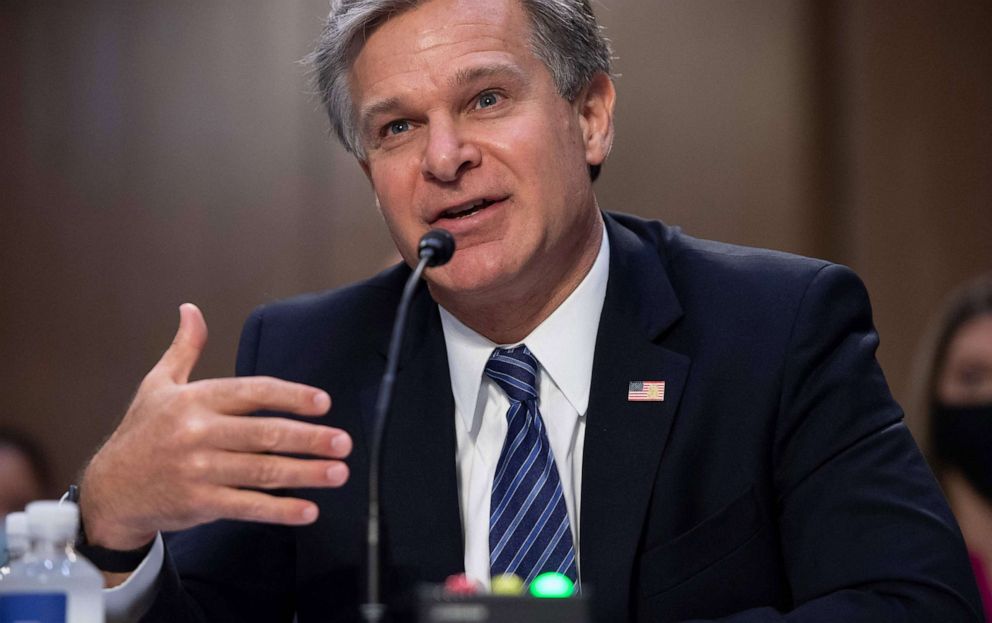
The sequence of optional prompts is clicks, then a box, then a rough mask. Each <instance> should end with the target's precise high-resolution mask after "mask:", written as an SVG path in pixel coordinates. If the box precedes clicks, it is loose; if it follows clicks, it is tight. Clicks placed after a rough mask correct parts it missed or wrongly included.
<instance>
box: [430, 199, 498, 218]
mask: <svg viewBox="0 0 992 623" xmlns="http://www.w3.org/2000/svg"><path fill="white" fill-rule="evenodd" d="M502 200H503V199H478V200H476V201H473V202H471V203H466V204H463V205H460V206H458V207H455V208H451V209H450V210H445V211H444V212H442V213H441V216H440V217H439V218H452V219H459V218H465V217H468V216H472V215H473V214H475V213H477V212H479V211H481V210H485V209H486V208H488V207H489V206H491V205H493V204H494V203H498V202H500V201H502Z"/></svg>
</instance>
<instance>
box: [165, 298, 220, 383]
mask: <svg viewBox="0 0 992 623" xmlns="http://www.w3.org/2000/svg"><path fill="white" fill-rule="evenodd" d="M206 343H207V323H206V321H205V320H204V319H203V314H202V313H201V312H200V310H199V308H198V307H197V306H196V305H193V304H192V303H184V304H183V305H180V306H179V330H178V331H176V337H175V338H173V340H172V345H171V346H169V349H168V350H166V351H165V354H164V355H162V358H161V359H160V360H159V362H158V364H156V366H155V368H154V369H153V370H152V372H153V373H156V372H157V373H162V374H165V375H166V376H167V377H168V378H169V379H171V380H172V381H173V382H174V383H179V384H182V383H186V382H187V381H188V380H189V375H190V373H191V372H192V371H193V367H194V366H196V362H197V361H198V360H199V359H200V353H202V352H203V347H204V346H205V345H206Z"/></svg>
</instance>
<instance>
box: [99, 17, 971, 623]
mask: <svg viewBox="0 0 992 623" xmlns="http://www.w3.org/2000/svg"><path fill="white" fill-rule="evenodd" d="M314 62H315V66H316V68H317V72H318V82H319V84H320V86H321V92H322V94H323V95H324V99H325V102H326V103H327V105H328V108H329V110H330V113H331V118H332V121H333V122H334V124H335V128H336V130H337V132H338V135H339V136H340V137H341V138H342V140H343V141H344V142H345V144H346V146H347V147H348V148H349V149H350V150H351V151H353V152H354V153H355V154H356V156H357V157H358V159H359V163H360V164H361V166H362V168H363V170H364V171H365V173H366V175H367V176H368V177H369V179H370V181H371V183H372V186H373V188H374V190H375V192H376V196H377V199H378V201H379V205H380V208H381V210H382V213H383V216H384V217H385V220H386V223H387V225H388V227H389V229H390V232H391V234H392V235H393V238H394V240H395V241H396V244H397V248H398V249H399V251H400V253H401V254H402V255H403V257H404V258H405V259H406V261H407V263H414V262H415V260H416V245H417V240H418V239H419V238H420V237H421V235H423V233H424V232H426V231H427V230H428V229H430V228H433V227H440V228H444V229H447V230H449V231H451V233H453V234H454V236H455V239H456V241H457V245H458V252H457V253H456V255H455V257H454V259H453V260H452V262H451V263H450V264H448V265H446V266H444V267H440V268H437V269H431V270H430V271H429V272H428V274H427V286H426V287H421V289H420V290H419V291H418V292H417V294H416V296H415V298H414V301H413V307H412V309H411V313H410V335H409V338H408V340H407V343H406V345H405V347H404V349H403V351H402V354H401V361H400V366H401V367H400V373H399V377H398V380H397V388H396V399H395V407H394V409H393V413H392V418H391V421H390V423H389V428H388V429H387V433H386V438H385V445H384V450H383V456H384V464H383V470H384V471H383V474H384V475H383V481H382V496H383V516H384V520H383V521H384V525H385V534H384V554H383V559H384V564H385V568H386V583H387V588H388V590H387V595H388V600H389V601H390V603H391V604H393V606H394V608H395V609H401V608H402V605H401V600H402V595H404V594H405V593H406V592H407V591H408V590H409V589H410V588H411V587H412V586H413V585H415V584H416V583H418V582H424V581H435V582H436V581H441V580H443V579H444V578H445V577H446V576H448V575H450V574H454V573H459V572H462V571H464V572H466V573H467V574H468V576H469V577H470V578H472V579H475V580H479V581H482V582H485V581H486V580H488V578H489V577H490V575H491V574H495V573H499V572H502V571H506V570H509V571H513V572H516V573H519V574H520V575H522V576H525V577H532V576H533V575H534V573H536V572H538V571H542V570H546V569H547V568H551V569H558V570H560V571H563V572H564V573H566V574H567V575H571V576H573V577H574V578H575V579H576V580H581V583H582V585H583V586H584V587H589V588H590V590H591V593H592V594H593V596H594V598H593V599H594V601H593V607H594V614H595V616H596V618H597V620H600V621H623V620H639V621H678V620H688V619H696V620H699V619H717V618H719V619H721V620H727V621H741V622H743V621H783V620H788V621H873V622H874V621H934V620H941V621H975V620H977V617H978V614H977V613H978V612H979V608H978V601H977V599H978V598H977V594H976V592H975V587H974V583H973V581H972V580H971V578H970V575H969V567H968V563H967V559H966V557H965V554H964V549H963V545H962V543H961V539H960V536H959V534H958V532H957V528H956V526H955V524H954V521H953V519H952V518H951V516H950V514H949V512H948V510H947V507H946V505H945V504H944V502H943V500H942V498H941V495H940V492H939V490H938V488H937V487H936V484H935V483H934V481H933V478H932V477H931V476H930V474H929V472H928V470H927V469H926V467H925V465H924V463H923V461H922V459H921V457H920V456H919V453H918V451H917V450H916V448H915V446H914V444H913V442H912V440H911V438H910V436H909V434H908V433H907V431H906V429H905V428H904V427H903V425H902V423H901V412H900V411H899V409H898V407H897V406H896V405H895V404H894V403H893V402H892V399H891V397H890V395H889V393H888V390H887V388H886V385H885V381H884V379H883V377H882V374H881V371H880V370H879V369H878V367H877V364H876V363H875V360H874V350H875V347H876V345H877V338H876V335H875V333H874V330H873V328H872V324H871V318H870V310H869V306H868V301H867V297H866V295H865V292H864V289H863V287H862V286H861V284H860V282H859V281H858V280H857V278H856V277H854V276H853V274H852V273H851V272H850V271H848V270H847V269H844V268H842V267H838V266H834V265H830V264H828V263H825V262H819V261H815V260H808V259H802V258H796V257H793V256H788V255H784V254H778V253H773V252H768V251H758V250H748V249H743V248H739V247H732V246H727V245H720V244H717V243H710V242H703V241H699V240H694V239H692V238H689V237H687V236H684V235H682V234H680V233H679V232H678V231H677V230H674V229H670V228H667V227H665V226H663V225H661V224H659V223H652V222H646V221H642V220H640V219H636V218H633V217H627V216H621V215H613V214H604V213H602V212H601V211H600V210H599V207H598V205H597V203H596V198H595V194H594V193H593V190H592V181H593V179H594V178H595V175H596V174H597V172H598V168H599V166H600V165H601V164H602V163H603V161H604V160H605V159H606V156H607V154H608V152H609V149H610V145H611V143H612V138H613V109H614V98H615V92H614V88H613V84H612V81H611V79H610V77H609V74H608V69H609V50H608V47H607V46H606V43H605V41H604V40H603V39H602V37H601V35H600V33H599V30H598V26H597V25H596V22H595V20H594V18H593V17H592V12H591V10H590V9H589V7H588V4H587V3H585V2H579V1H575V0H542V1H537V0H530V1H527V2H524V1H520V0H498V1H493V2H485V3H480V2H474V1H468V0H428V1H426V2H422V3H415V6H411V4H410V3H409V2H405V1H404V2H396V1H390V0H381V1H378V2H357V1H353V2H341V3H334V4H333V8H332V15H331V17H330V19H329V22H328V27H327V30H326V31H325V33H324V37H323V39H322V43H321V46H320V48H319V49H318V52H317V53H316V54H315V56H314ZM408 275H409V269H408V268H406V266H400V267H397V268H394V269H392V270H390V271H387V272H386V273H383V274H382V275H380V276H378V277H375V278H373V279H371V280H369V281H367V282H363V283H361V284H357V285H355V286H352V287H349V288H346V289H343V290H340V291H336V292H331V293H326V294H320V295H309V296H306V297H302V298H299V299H295V300H292V301H287V302H284V303H279V304H275V305H272V306H269V307H265V308H262V309H260V310H258V311H256V312H255V313H254V314H253V315H252V317H251V318H250V319H249V321H248V323H247V325H246V327H245V331H244V333H243V336H242V343H241V348H240V350H239V355H238V373H239V375H241V376H242V378H241V379H239V380H231V379H226V380H214V381H207V382H200V383H197V384H188V383H186V380H187V377H188V374H189V371H190V369H191V368H192V366H193V364H194V363H195V361H196V357H197V356H198V354H199V351H200V349H202V347H203V343H204V340H205V330H206V327H205V325H204V324H203V320H202V317H201V316H200V315H199V313H198V312H197V311H196V309H195V308H193V307H191V306H187V307H184V308H183V310H182V321H181V325H180V331H179V333H178V335H177V339H176V341H175V343H174V344H173V346H172V347H171V348H170V349H169V351H168V352H167V353H166V355H165V356H164V357H163V360H162V361H161V362H160V363H159V365H158V366H156V368H155V369H154V370H153V371H152V372H151V373H150V374H149V376H148V378H147V379H146V380H145V382H144V383H143V384H142V387H141V389H140V390H139V393H138V395H137V397H136V399H135V402H134V404H133V405H132V407H131V409H130V410H129V412H128V414H127V415H126V416H125V419H124V421H123V422H122V424H121V426H120V428H119V429H118V431H116V432H115V434H114V436H113V437H111V439H110V440H109V441H108V442H107V444H106V445H105V446H104V448H102V449H101V451H100V452H99V453H98V454H97V455H96V456H95V457H94V459H93V461H92V462H91V464H90V466H89V468H88V469H87V472H86V475H85V478H84V481H83V488H82V490H83V493H82V498H81V503H82V510H83V515H84V522H85V524H86V528H87V537H88V540H89V543H90V545H91V546H98V547H102V548H106V549H105V550H92V549H91V551H94V553H95V554H96V556H97V557H98V558H99V557H100V556H101V555H106V561H108V564H105V565H103V566H104V568H106V569H108V570H115V569H116V570H118V571H121V572H123V573H124V574H126V573H127V572H128V571H130V569H129V568H128V565H127V564H125V563H126V560H125V559H128V558H130V559H132V560H136V561H140V560H142V559H144V560H145V562H144V564H143V569H139V570H138V572H136V573H134V574H133V575H131V577H130V579H129V580H128V582H127V583H125V584H124V585H123V587H122V588H120V589H118V591H119V592H122V593H126V592H129V591H130V592H131V593H132V595H133V594H135V593H140V595H141V597H135V598H134V599H133V600H132V602H131V603H132V605H133V604H134V603H138V602H140V607H137V606H136V607H134V608H132V609H131V610H130V612H132V613H137V612H139V611H142V610H145V609H146V608H147V618H148V619H150V620H168V621H177V620H204V621H220V620H232V621H274V620H287V621H288V620H290V619H291V618H292V616H293V614H294V613H297V615H298V616H299V618H300V620H301V621H309V620H313V621H316V620H342V621H345V620H354V619H356V617H357V612H358V610H357V605H358V604H359V603H360V602H361V601H362V599H363V597H364V596H363V594H362V590H361V578H362V577H363V574H364V568H363V560H364V557H363V546H364V542H363V534H364V514H365V508H366V501H367V500H366V497H365V495H366V494H365V492H366V486H365V485H366V482H367V477H368V472H367V463H368V448H367V441H366V436H367V433H368V418H369V416H370V414H371V411H372V403H373V399H374V396H375V391H376V389H377V387H378V383H379V379H380V377H381V374H382V371H383V367H384V352H385V345H386V342H387V340H388V336H389V331H390V327H391V324H392V314H393V311H394V309H395V307H396V303H397V301H398V297H399V293H400V290H401V288H402V284H403V282H404V280H405V279H406V277H407V276H408ZM490 353H493V355H492V356H490ZM500 366H503V367H500ZM508 370H509V371H508ZM520 370H524V372H520ZM518 373H519V374H518ZM276 379H279V380H276ZM329 396H333V399H334V409H333V410H331V411H330V412H329V413H328V412H327V411H328V407H329V400H330V399H329ZM258 410H268V411H275V412H276V413H275V414H270V415H268V416H265V415H264V414H263V415H262V417H255V418H245V417H240V414H244V413H248V412H252V411H258ZM290 413H291V414H296V415H298V416H302V417H292V416H290V417H285V415H286V414H290ZM504 413H505V414H506V416H505V419H504V416H503V414H504ZM314 417H316V418H318V419H316V420H315V421H314V420H313V418H314ZM511 431H514V432H513V433H512V434H511ZM504 437H505V438H506V442H505V444H504V442H503V439H504ZM518 448H525V449H526V450H527V451H526V452H523V453H519V454H518V453H516V451H517V449H518ZM352 450H353V452H351V451H352ZM349 452H351V458H350V460H349V465H350V479H348V476H349V473H348V471H347V468H345V466H344V464H343V463H342V459H343V458H344V457H345V456H347V455H348V453H349ZM286 455H293V456H286ZM298 455H307V456H306V457H302V458H301V457H300V456H298ZM522 455H526V457H523V458H524V459H526V460H520V461H518V462H515V460H516V458H515V457H518V458H519V457H520V456H522ZM534 466H539V469H538V468H535V467H534ZM531 470H534V471H531ZM542 470H543V471H542ZM538 471H539V472H540V474H536V472H538ZM507 473H510V474H519V478H516V477H514V478H509V479H507V480H506V481H504V480H503V477H504V476H505V474H507ZM346 480H347V484H345V481H346ZM510 480H512V482H511V483H510V484H509V485H508V486H506V488H501V483H505V482H507V481H510ZM520 483H525V484H526V483H536V484H534V486H533V487H532V488H529V487H530V486H529V485H528V486H527V487H525V486H524V485H521V484H520ZM342 485H343V486H342ZM265 489H273V490H277V491H278V492H279V494H278V495H275V496H273V495H268V494H266V493H264V492H263V491H262V490H265ZM507 508H508V509H511V510H510V511H507V512H508V513H509V514H508V515H507V516H511V515H512V516H514V517H515V518H516V519H514V521H513V522H508V525H504V523H501V521H502V517H503V515H502V513H503V511H504V510H505V509H507ZM531 508H537V510H538V511H539V512H537V513H536V514H535V515H533V516H531V515H529V514H528V513H529V512H531V511H530V509H531ZM218 519H220V520H221V521H213V520H218ZM194 526H197V527H194ZM547 527H550V528H555V527H557V531H555V530H551V531H549V532H545V528H547ZM186 528H192V529H187V530H182V531H180V532H178V533H176V534H174V535H170V536H169V537H168V538H167V540H166V541H167V545H166V546H164V547H163V545H162V543H161V541H160V540H157V539H156V540H155V541H154V542H155V545H154V546H153V547H152V550H151V553H150V554H149V553H148V550H147V544H148V543H149V542H151V541H152V540H153V539H154V536H155V533H156V532H159V531H165V530H177V529H186ZM551 532H554V534H551ZM535 543H536V544H539V546H538V548H537V549H539V550H541V549H543V554H542V555H541V556H534V557H533V558H531V553H530V552H531V551H532V549H533V548H534V545H535ZM130 549H137V551H136V552H133V553H131V554H127V553H124V551H125V550H130ZM108 550H109V551H108ZM505 551H509V552H510V554H511V555H508V556H507V560H504V559H503V558H502V555H503V552H505ZM531 560H533V561H535V562H533V564H531V563H530V562H527V561H531ZM122 561H124V562H122ZM117 563H120V564H119V565H118V564H117ZM149 569H150V570H151V572H150V574H149ZM140 576H144V577H145V578H147V577H151V578H152V580H151V581H150V583H146V584H145V585H144V588H136V587H135V584H136V583H140V582H141V581H139V580H138V579H137V578H139V577H140ZM108 579H110V580H111V581H114V582H117V581H120V580H122V579H123V577H122V576H113V575H108ZM111 610H112V611H115V608H111Z"/></svg>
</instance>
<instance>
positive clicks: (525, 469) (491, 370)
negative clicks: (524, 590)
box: [486, 345, 577, 582]
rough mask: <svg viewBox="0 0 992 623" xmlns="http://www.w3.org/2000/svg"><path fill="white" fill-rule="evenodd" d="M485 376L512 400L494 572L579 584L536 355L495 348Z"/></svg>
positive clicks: (497, 491) (493, 532)
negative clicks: (561, 577) (540, 398)
mask: <svg viewBox="0 0 992 623" xmlns="http://www.w3.org/2000/svg"><path fill="white" fill-rule="evenodd" d="M486 374H487V375H488V376H489V378H491V379H492V380H493V381H495V382H496V384H497V385H499V386H500V388H501V389H502V390H503V391H504V392H506V395H507V397H508V398H509V399H510V409H509V411H507V413H506V420H507V424H508V428H507V431H506V439H505V440H504V441H503V450H502V451H501V452H500V455H499V462H498V463H497V464H496V477H495V478H494V479H493V493H492V499H491V503H490V509H489V565H490V570H491V572H492V575H493V577H495V576H496V575H498V574H501V573H515V574H517V575H518V576H520V577H521V578H523V579H524V581H526V582H530V581H531V580H533V579H534V578H535V577H536V576H537V575H538V574H540V573H544V572H546V571H557V572H559V573H563V574H565V575H567V576H568V577H569V578H570V579H571V580H572V581H573V582H575V581H576V579H577V573H576V566H575V548H574V546H573V545H572V530H571V528H570V527H569V524H568V511H567V509H566V508H565V498H564V496H563V495H562V490H561V479H560V478H559V477H558V468H557V466H556V465H555V457H554V454H553V453H552V452H551V444H549V443H548V434H547V432H546V431H545V429H544V422H543V421H542V420H541V413H540V411H538V409H537V359H535V358H534V355H532V354H531V352H530V351H529V350H527V347H526V346H524V345H520V346H517V347H516V348H510V349H503V348H497V349H496V350H494V351H493V354H492V355H491V356H490V357H489V361H488V362H487V363H486Z"/></svg>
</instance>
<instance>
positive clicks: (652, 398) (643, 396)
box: [627, 381, 665, 402]
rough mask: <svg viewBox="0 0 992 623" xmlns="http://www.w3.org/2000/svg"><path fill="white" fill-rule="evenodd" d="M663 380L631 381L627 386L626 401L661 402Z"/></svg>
mask: <svg viewBox="0 0 992 623" xmlns="http://www.w3.org/2000/svg"><path fill="white" fill-rule="evenodd" d="M664 400H665V382H664V381H631V382H630V384H629V385H628V386H627V401H628V402H663V401H664Z"/></svg>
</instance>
